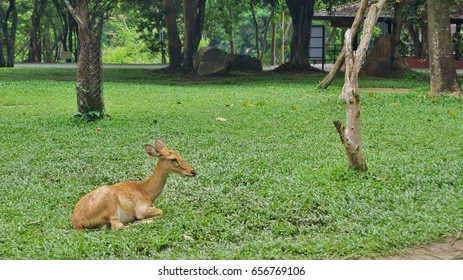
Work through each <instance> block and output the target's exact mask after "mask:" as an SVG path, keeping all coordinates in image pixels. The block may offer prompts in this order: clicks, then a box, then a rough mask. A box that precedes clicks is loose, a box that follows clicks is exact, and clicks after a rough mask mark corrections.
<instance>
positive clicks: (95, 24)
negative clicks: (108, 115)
mask: <svg viewBox="0 0 463 280" xmlns="http://www.w3.org/2000/svg"><path fill="white" fill-rule="evenodd" d="M116 2H117V1H110V0H108V1H104V0H94V1H92V0H77V2H76V6H75V8H74V7H73V6H72V5H71V3H70V2H69V0H65V3H66V5H67V7H68V9H69V11H70V12H71V14H72V16H73V17H74V19H75V20H76V22H77V25H78V34H79V58H78V63H77V88H76V89H77V107H78V110H79V112H80V113H81V114H84V115H87V116H90V117H91V118H101V117H103V115H104V102H103V64H102V58H101V56H102V54H101V36H102V32H103V24H104V22H105V21H106V20H107V19H108V17H109V15H110V12H111V10H112V9H113V8H114V7H115V5H116V4H117V3H116ZM89 4H91V5H89ZM92 116H94V117H92Z"/></svg>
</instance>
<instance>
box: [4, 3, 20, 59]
mask: <svg viewBox="0 0 463 280" xmlns="http://www.w3.org/2000/svg"><path fill="white" fill-rule="evenodd" d="M5 2H6V1H5ZM0 25H1V28H0V67H5V66H6V67H13V66H14V55H15V44H16V29H17V28H18V11H17V9H16V0H8V3H7V5H5V7H4V4H3V1H0Z"/></svg>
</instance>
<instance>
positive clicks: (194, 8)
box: [182, 0, 206, 70]
mask: <svg viewBox="0 0 463 280" xmlns="http://www.w3.org/2000/svg"><path fill="white" fill-rule="evenodd" d="M205 9H206V0H183V17H184V20H185V42H184V52H183V62H182V68H183V69H185V70H191V69H193V55H194V54H195V52H196V51H197V50H198V47H199V43H200V41H201V35H202V32H203V27H204V16H205Z"/></svg>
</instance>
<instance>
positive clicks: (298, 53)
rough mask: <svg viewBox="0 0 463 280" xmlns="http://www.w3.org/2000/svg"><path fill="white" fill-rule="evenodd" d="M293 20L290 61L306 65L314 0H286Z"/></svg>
mask: <svg viewBox="0 0 463 280" xmlns="http://www.w3.org/2000/svg"><path fill="white" fill-rule="evenodd" d="M286 5H287V6H288V9H289V12H290V14H291V18H292V22H293V35H292V38H291V54H290V62H291V64H294V65H296V66H302V67H308V66H310V63H309V43H310V32H311V26H312V18H313V13H314V5H315V1H314V0H286Z"/></svg>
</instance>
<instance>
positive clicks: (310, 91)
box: [0, 67, 463, 260]
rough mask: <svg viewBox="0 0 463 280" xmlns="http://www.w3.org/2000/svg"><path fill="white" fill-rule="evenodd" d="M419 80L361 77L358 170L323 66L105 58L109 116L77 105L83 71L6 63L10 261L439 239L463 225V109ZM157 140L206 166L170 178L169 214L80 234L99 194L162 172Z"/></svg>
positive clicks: (345, 247) (321, 251) (0, 97)
mask: <svg viewBox="0 0 463 280" xmlns="http://www.w3.org/2000/svg"><path fill="white" fill-rule="evenodd" d="M422 78H423V77H421V78H420V79H415V78H413V79H395V80H387V79H374V80H371V79H362V80H361V81H360V86H361V87H362V88H373V89H364V90H363V91H361V92H362V93H361V94H362V108H363V111H362V120H363V136H364V137H363V139H364V141H363V144H364V148H365V155H366V157H367V160H368V162H369V166H370V168H369V171H368V172H367V173H366V174H365V175H358V174H355V173H352V172H349V171H347V164H346V160H345V156H344V151H343V148H342V146H341V145H340V143H339V137H338V135H337V134H336V131H335V129H334V127H333V125H332V121H333V120H335V119H339V118H343V117H344V104H343V102H342V101H340V100H338V95H339V93H340V91H341V86H342V78H339V79H338V80H335V81H334V83H333V85H332V86H331V87H330V89H329V90H327V91H318V90H316V84H317V81H318V80H319V79H321V76H305V75H290V76H277V75H274V74H272V73H266V74H262V75H244V76H234V77H223V78H220V77H214V78H207V79H205V78H201V77H197V76H177V75H176V76H174V75H169V74H160V73H154V72H153V71H152V70H137V69H106V70H105V81H106V82H105V92H106V95H105V101H106V104H107V112H108V113H109V114H111V116H112V119H103V120H101V121H98V122H96V123H95V122H91V123H85V122H75V121H73V119H72V118H71V117H70V116H71V113H72V112H73V111H74V110H75V92H74V83H75V70H73V69H40V68H34V69H32V68H31V69H25V68H19V67H18V68H15V69H2V70H1V71H0V112H1V113H0V137H1V139H2V145H1V146H0V154H1V155H2V156H1V157H0V165H1V166H2V168H1V169H0V178H1V180H0V223H1V224H2V235H1V236H0V243H1V244H2V246H0V256H1V259H111V260H114V259H344V258H347V259H352V258H358V257H374V256H378V255H382V254H388V253H391V252H397V251H400V250H402V249H403V248H406V247H409V246H415V245H418V244H423V243H428V242H433V241H437V240H440V239H442V238H444V237H446V236H448V235H451V234H453V233H455V232H456V231H458V230H460V229H461V224H462V223H463V214H462V213H463V208H462V207H463V188H462V186H463V166H462V165H461V159H462V158H463V153H462V150H461V147H460V146H459V145H458V143H462V142H463V134H462V133H461V123H462V121H463V106H462V102H461V100H460V99H454V98H449V97H445V96H436V97H431V96H429V95H428V93H429V82H427V81H426V80H422ZM378 87H386V88H390V90H389V92H386V93H385V92H382V91H380V90H377V89H374V88H378ZM397 87H402V88H408V89H410V91H409V92H408V93H400V92H398V91H395V90H394V88H397ZM246 103H250V104H253V105H255V106H243V104H246ZM219 117H221V118H222V119H224V120H225V121H217V120H216V119H217V118H219ZM158 137H159V138H161V139H163V140H164V142H165V143H166V144H167V145H168V146H169V147H171V148H172V149H175V150H177V151H178V152H179V153H180V154H181V155H182V156H183V157H184V158H185V159H186V160H187V161H188V162H189V163H190V164H191V165H192V166H193V167H194V168H195V169H196V170H197V171H198V176H196V177H195V178H182V177H179V176H175V175H172V176H170V178H169V180H168V182H167V186H166V189H165V190H164V192H163V193H162V194H161V196H160V198H159V199H158V200H157V201H156V202H155V205H156V206H159V207H161V208H162V209H163V210H164V212H165V216H164V217H162V218H160V219H157V220H156V221H155V222H154V223H152V224H140V225H134V226H132V227H131V228H129V229H127V230H123V231H110V230H88V231H84V232H75V231H73V230H72V229H71V228H70V217H71V213H72V210H73V208H74V206H75V204H76V202H77V201H78V200H79V199H80V198H81V197H82V196H83V195H85V194H86V193H87V192H89V191H90V190H92V189H94V188H96V187H98V186H100V185H104V184H111V183H115V182H118V181H123V180H139V179H144V178H146V176H148V175H149V174H150V173H151V171H152V168H153V166H154V165H155V162H154V161H153V160H152V159H150V158H149V157H148V156H147V155H146V154H145V152H144V149H143V145H144V144H145V143H153V141H154V140H153V139H154V138H158ZM184 235H186V236H189V237H191V238H192V239H193V240H191V239H188V240H187V239H185V238H184Z"/></svg>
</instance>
